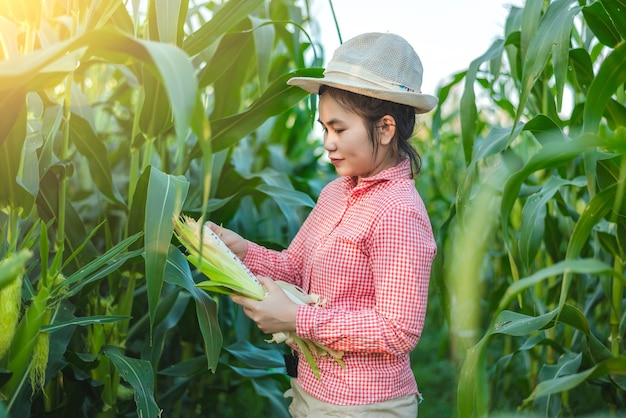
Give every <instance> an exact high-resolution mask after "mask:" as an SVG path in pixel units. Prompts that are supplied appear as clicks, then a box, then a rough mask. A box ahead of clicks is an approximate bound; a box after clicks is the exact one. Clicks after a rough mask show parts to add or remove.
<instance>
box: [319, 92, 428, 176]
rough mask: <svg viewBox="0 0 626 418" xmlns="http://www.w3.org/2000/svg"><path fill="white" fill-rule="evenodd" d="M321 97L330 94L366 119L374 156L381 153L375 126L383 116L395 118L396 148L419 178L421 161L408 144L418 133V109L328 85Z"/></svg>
mask: <svg viewBox="0 0 626 418" xmlns="http://www.w3.org/2000/svg"><path fill="white" fill-rule="evenodd" d="M319 94H320V96H321V95H322V94H328V95H329V96H330V97H332V98H333V99H335V100H336V101H337V103H339V104H340V105H342V106H344V107H345V108H346V109H348V110H349V111H351V112H354V113H355V114H357V115H359V116H360V117H361V119H363V122H364V123H365V126H366V128H367V131H368V135H369V139H370V141H371V142H372V145H373V146H374V155H376V153H377V152H378V141H377V138H376V136H377V135H378V131H377V129H376V126H378V122H379V121H380V119H381V118H382V117H383V116H385V115H390V116H392V117H393V118H394V119H395V120H396V133H395V135H394V138H393V141H394V142H393V144H394V146H395V147H397V150H398V153H399V154H400V155H403V156H406V157H408V158H409V159H410V160H411V174H412V175H416V174H417V173H419V171H420V168H421V165H422V160H421V158H420V155H419V154H418V152H417V150H416V149H415V148H413V145H411V143H410V142H409V139H410V138H411V137H412V136H413V132H414V130H415V109H414V108H413V107H412V106H408V105H404V104H400V103H394V102H390V101H388V100H382V99H376V98H374V97H369V96H363V95H361V94H357V93H352V92H350V91H347V90H341V89H338V88H335V87H330V86H326V85H322V86H320V91H319Z"/></svg>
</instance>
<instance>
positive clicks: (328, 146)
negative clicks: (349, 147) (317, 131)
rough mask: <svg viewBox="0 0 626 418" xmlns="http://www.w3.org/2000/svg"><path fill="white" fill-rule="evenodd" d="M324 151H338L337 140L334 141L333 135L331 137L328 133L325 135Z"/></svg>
mask: <svg viewBox="0 0 626 418" xmlns="http://www.w3.org/2000/svg"><path fill="white" fill-rule="evenodd" d="M324 149H325V150H326V151H328V152H331V151H335V150H337V144H336V143H335V140H334V139H333V137H332V135H329V134H328V133H327V134H326V135H324Z"/></svg>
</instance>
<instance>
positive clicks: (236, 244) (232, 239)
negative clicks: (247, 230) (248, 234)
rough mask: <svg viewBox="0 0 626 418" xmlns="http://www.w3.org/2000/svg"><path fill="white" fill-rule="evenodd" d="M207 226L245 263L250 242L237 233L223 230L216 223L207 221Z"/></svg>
mask: <svg viewBox="0 0 626 418" xmlns="http://www.w3.org/2000/svg"><path fill="white" fill-rule="evenodd" d="M205 225H207V226H208V227H209V228H211V230H212V231H213V232H215V234H216V235H217V236H218V237H220V238H221V240H222V241H223V242H224V244H226V246H227V247H228V248H230V250H231V251H232V252H233V253H235V255H236V256H237V257H238V258H239V259H240V260H242V261H243V259H244V258H245V257H246V254H247V253H248V241H246V240H245V239H243V238H242V237H241V235H239V234H237V233H236V232H233V231H231V230H230V229H226V228H223V227H222V226H220V225H217V224H216V223H215V222H211V221H207V222H205Z"/></svg>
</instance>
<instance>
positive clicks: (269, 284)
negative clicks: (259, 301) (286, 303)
mask: <svg viewBox="0 0 626 418" xmlns="http://www.w3.org/2000/svg"><path fill="white" fill-rule="evenodd" d="M257 279H258V280H259V282H260V283H261V284H262V285H263V286H264V287H265V288H266V289H267V290H268V291H269V290H270V288H273V287H276V283H274V280H272V279H271V278H269V277H266V276H257Z"/></svg>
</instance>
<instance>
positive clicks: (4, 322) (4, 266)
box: [0, 250, 31, 359]
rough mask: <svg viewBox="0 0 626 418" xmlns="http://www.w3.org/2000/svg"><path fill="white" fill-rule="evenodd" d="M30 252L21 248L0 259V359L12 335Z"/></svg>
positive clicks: (9, 344) (20, 304)
mask: <svg viewBox="0 0 626 418" xmlns="http://www.w3.org/2000/svg"><path fill="white" fill-rule="evenodd" d="M30 256H31V252H30V251H27V250H22V251H20V252H18V253H15V254H11V255H8V256H6V258H5V259H3V260H2V261H0V301H1V303H0V359H1V358H2V357H4V355H5V354H6V352H7V351H8V349H9V347H10V346H11V342H12V341H13V337H14V335H15V328H16V326H17V321H18V319H19V316H20V308H21V306H22V281H23V277H24V270H25V266H26V262H27V261H28V260H29V259H30Z"/></svg>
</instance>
